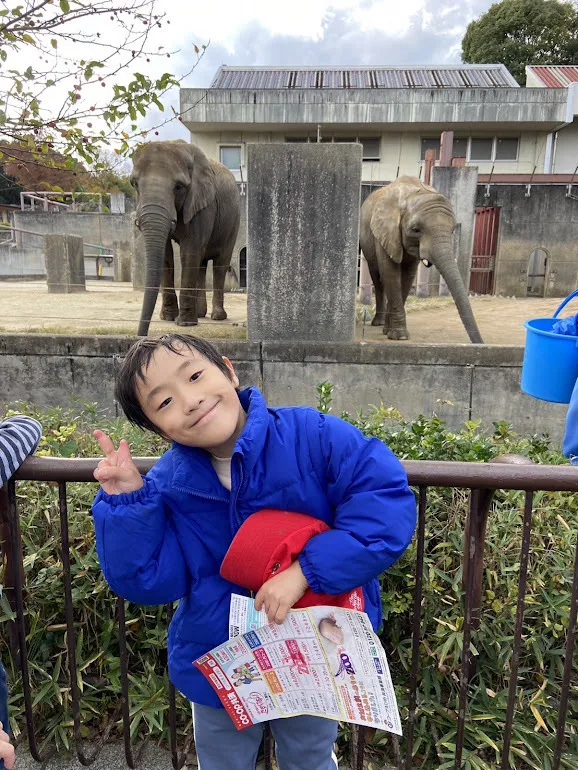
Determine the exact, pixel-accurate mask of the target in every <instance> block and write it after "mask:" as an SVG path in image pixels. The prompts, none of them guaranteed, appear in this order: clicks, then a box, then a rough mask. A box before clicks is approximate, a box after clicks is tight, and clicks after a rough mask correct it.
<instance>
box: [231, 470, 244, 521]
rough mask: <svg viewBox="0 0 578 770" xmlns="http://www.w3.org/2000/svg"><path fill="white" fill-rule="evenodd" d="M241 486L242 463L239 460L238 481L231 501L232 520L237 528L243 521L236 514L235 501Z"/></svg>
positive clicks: (237, 498)
mask: <svg viewBox="0 0 578 770" xmlns="http://www.w3.org/2000/svg"><path fill="white" fill-rule="evenodd" d="M242 486H243V465H242V463H241V461H239V483H238V484H237V491H236V492H235V499H234V501H233V520H234V522H235V525H236V528H237V529H240V528H241V524H242V523H243V522H242V521H241V519H240V518H239V516H238V514H237V501H238V500H239V492H240V491H241V487H242Z"/></svg>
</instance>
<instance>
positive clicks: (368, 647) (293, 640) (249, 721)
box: [194, 595, 401, 735]
mask: <svg viewBox="0 0 578 770" xmlns="http://www.w3.org/2000/svg"><path fill="white" fill-rule="evenodd" d="M229 626H230V635H231V638H230V639H229V641H228V642H225V643H224V644H221V645H219V647H216V648H215V649H214V650H211V651H210V652H209V653H207V654H206V655H203V656H202V657H201V658H199V659H198V660H196V661H194V665H195V666H196V667H197V668H198V669H199V670H200V671H201V672H202V673H203V674H204V675H205V676H206V677H207V679H208V680H209V682H210V683H211V685H212V687H213V689H214V690H215V692H216V693H217V695H218V696H219V699H220V700H221V702H222V704H223V706H224V707H225V708H226V709H227V711H228V712H229V714H230V715H231V718H232V719H233V722H234V723H235V726H236V727H237V729H238V730H242V729H244V728H245V727H250V726H251V725H253V724H256V723H258V722H265V721H268V720H270V719H281V718H284V717H293V716H302V715H305V714H307V715H311V716H322V717H327V718H329V719H336V720H338V721H340V722H351V723H353V724H358V725H367V726H369V727H377V728H380V729H381V730H387V731H389V732H392V733H395V734H396V735H401V721H400V718H399V711H398V708H397V701H396V698H395V691H394V688H393V683H392V681H391V676H390V672H389V666H388V663H387V657H386V654H385V651H384V649H383V647H382V645H381V642H380V641H379V639H378V637H377V636H376V635H375V633H374V632H373V628H372V627H371V622H370V620H369V618H368V617H367V615H366V614H365V613H364V612H357V611H356V610H347V609H343V608H341V607H325V606H322V607H309V608H307V609H303V610H291V612H290V613H289V614H288V616H287V618H286V620H285V622H284V623H282V624H281V625H276V624H275V623H271V624H268V623H267V618H266V616H265V615H264V613H257V612H256V611H255V607H254V601H253V599H250V598H249V597H246V596H238V595H234V596H233V598H232V601H231V611H230V618H229Z"/></svg>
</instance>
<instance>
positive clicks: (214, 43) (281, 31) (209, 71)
mask: <svg viewBox="0 0 578 770" xmlns="http://www.w3.org/2000/svg"><path fill="white" fill-rule="evenodd" d="M146 1H147V2H148V1H149V0H146ZM150 1H151V2H155V3H156V11H157V12H159V13H164V14H165V19H164V20H163V22H162V25H161V28H160V29H159V28H157V27H153V28H151V27H149V30H150V37H149V40H148V42H147V46H146V50H147V53H146V54H144V56H142V57H141V58H139V59H138V60H137V61H136V62H135V63H131V65H130V67H129V68H128V69H125V70H122V71H121V72H120V74H119V75H117V76H114V77H110V76H108V77H106V75H107V74H108V73H107V72H106V71H103V70H99V72H101V73H102V74H103V75H105V77H104V81H105V82H95V83H93V84H86V83H84V81H83V85H82V97H81V101H80V102H79V103H77V104H76V105H75V109H79V110H80V111H81V112H82V111H86V110H88V107H89V106H90V105H91V104H94V103H96V104H98V105H103V104H104V105H106V104H108V101H107V99H110V97H111V96H112V89H113V87H114V85H115V83H121V84H122V83H123V82H124V83H126V82H128V81H129V79H130V78H131V77H132V72H133V69H134V70H137V71H142V72H144V73H145V74H146V75H148V76H149V77H151V78H155V77H159V76H160V75H161V74H162V73H163V72H165V71H167V70H168V71H170V72H172V74H174V75H176V76H177V77H179V76H181V75H184V74H185V73H188V72H190V70H191V67H192V66H193V64H194V63H195V61H196V59H197V55H196V53H195V45H196V46H198V47H199V48H200V49H202V47H203V46H207V47H206V50H205V52H204V55H202V57H201V59H200V60H199V61H198V63H197V66H196V67H195V68H194V70H193V71H192V72H191V73H190V74H189V75H188V76H187V77H186V78H185V79H184V80H183V81H182V86H183V87H189V88H207V87H209V86H210V84H211V81H212V80H213V77H214V76H215V73H216V72H217V70H218V68H219V67H220V66H221V65H223V64H227V65H236V66H247V65H253V66H256V65H265V66H274V65H284V66H288V65H291V66H300V65H301V66H302V65H310V66H311V65H320V66H323V65H342V66H343V65H350V66H351V65H388V64H394V65H404V64H405V65H409V64H413V65H416V64H417V65H419V64H424V65H427V64H430V65H432V64H433V65H436V64H437V65H443V64H459V62H460V50H461V39H462V37H463V35H464V32H465V30H466V27H467V25H468V23H469V22H470V21H471V20H472V19H475V18H478V17H479V16H480V15H481V14H483V13H484V12H485V11H487V9H488V8H489V7H490V5H491V0H289V2H281V0H212V1H211V0H150ZM131 2H139V0H121V2H120V3H117V5H120V6H122V5H125V4H126V5H130V3H131ZM167 21H169V22H170V24H167V23H166V22H167ZM137 24H138V23H137ZM139 29H140V30H141V32H142V28H141V27H139ZM75 32H78V31H77V30H75ZM97 33H98V34H100V35H101V38H100V42H97V43H96V47H94V46H91V44H90V42H89V41H88V39H87V37H86V36H87V35H89V36H90V35H94V34H97ZM83 34H84V39H83V40H82V42H80V41H76V42H75V43H71V42H68V41H66V40H61V41H60V42H59V44H58V47H57V50H54V51H53V50H51V48H50V45H48V50H49V53H48V54H47V58H45V60H44V62H45V63H44V64H42V61H43V60H42V58H39V60H38V68H39V69H41V68H42V67H44V70H45V71H47V72H49V73H51V75H50V76H51V77H54V74H53V73H56V72H58V71H66V70H67V69H69V68H70V65H69V64H67V58H68V57H69V58H70V59H72V60H78V59H79V58H82V59H86V60H90V59H93V58H95V59H101V58H102V57H103V56H104V55H105V52H104V51H103V48H102V47H99V46H100V45H101V43H102V41H106V42H107V43H108V44H110V45H112V47H113V49H114V48H115V47H116V46H117V45H118V42H117V40H116V38H117V37H118V36H119V28H118V25H117V24H113V25H111V24H110V21H109V19H108V16H107V15H105V16H100V17H97V18H94V19H92V20H91V24H90V27H89V28H88V29H86V31H81V32H80V33H79V34H77V35H76V37H79V38H82V36H83ZM72 37H74V35H72ZM119 39H120V38H119ZM45 42H46V43H47V44H48V43H49V41H48V40H47V41H45ZM133 46H134V43H131V45H130V46H129V47H128V48H129V50H128V51H127V52H126V55H127V56H128V57H129V58H130V48H132V47H133ZM134 47H136V48H138V46H134ZM169 52H170V58H167V54H168V53H169ZM31 53H34V55H38V52H37V51H35V50H34V49H31V48H29V47H24V48H22V50H21V51H19V52H13V51H10V52H9V60H8V63H7V66H6V68H5V70H6V71H5V73H4V75H2V71H1V70H0V92H2V89H3V88H11V87H12V81H11V76H10V73H9V71H8V65H10V67H15V68H17V69H20V70H21V71H24V69H26V67H27V66H28V65H29V64H30V56H31ZM155 54H156V55H155ZM149 55H150V58H149ZM125 58H126V57H125ZM47 68H48V69H47ZM73 70H74V71H76V70H75V68H74V67H73ZM34 82H36V80H35V81H34ZM38 82H39V83H42V82H44V80H42V79H38ZM74 82H75V81H74V80H73V81H72V82H71V81H70V80H65V81H64V82H63V83H62V84H61V85H59V86H56V87H54V88H52V89H49V90H48V91H47V92H46V93H45V94H44V95H43V96H42V108H43V116H44V117H45V119H46V118H47V117H48V118H52V116H53V115H54V114H57V113H58V111H59V108H60V105H62V104H63V102H64V101H65V100H66V99H67V98H68V97H67V92H68V90H69V89H71V88H72V85H73V83H74ZM101 86H102V87H103V88H105V89H108V90H103V89H102V88H101ZM39 87H40V86H39ZM0 95H1V94H0ZM162 101H163V103H164V105H165V111H164V112H163V113H161V112H160V111H158V110H157V109H156V108H155V109H154V110H151V111H150V112H149V113H148V115H147V116H146V118H143V119H139V120H138V121H137V125H138V131H141V130H143V129H145V130H147V131H148V134H147V136H146V140H154V139H176V138H181V139H185V140H186V141H188V140H189V133H188V131H187V130H186V128H185V127H184V126H183V125H182V124H181V123H179V121H178V120H177V119H176V118H173V119H169V120H167V119H168V118H171V116H172V114H173V113H172V110H171V107H172V108H174V110H178V109H179V89H178V88H176V87H175V88H173V89H172V90H171V91H169V92H168V93H167V94H166V95H165V96H164V97H163V98H162ZM15 114H18V113H17V112H16V113H15ZM87 114H89V113H87ZM91 121H93V122H94V125H93V122H91ZM163 124H164V125H163ZM82 126H83V127H85V128H86V131H87V133H88V134H91V133H92V134H94V133H96V132H98V131H99V130H100V129H101V128H103V127H104V126H103V125H102V124H100V122H99V121H98V120H94V119H93V118H92V117H90V116H89V118H88V119H85V120H84V121H83V123H82ZM125 130H127V131H129V132H130V133H132V130H131V129H130V128H129V126H128V125H127V127H126V129H125Z"/></svg>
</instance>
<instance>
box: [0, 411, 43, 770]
mask: <svg viewBox="0 0 578 770" xmlns="http://www.w3.org/2000/svg"><path fill="white" fill-rule="evenodd" d="M41 436H42V426H41V425H40V423H39V422H37V421H36V420H34V419H33V418H32V417H25V416H24V415H15V416H14V417H8V418H7V419H6V420H2V422H0V487H2V486H3V485H4V483H5V482H6V481H8V479H9V478H11V476H13V475H14V473H15V472H16V471H17V470H18V468H19V467H20V466H21V465H22V463H23V462H24V460H25V459H26V458H27V457H28V455H31V454H33V452H34V451H35V449H36V447H37V446H38V442H39V441H40V437H41ZM13 767H14V747H13V746H12V745H11V743H10V736H9V735H8V689H7V687H6V672H5V670H4V666H3V665H2V662H1V661H0V770H2V769H3V768H6V770H11V768H13Z"/></svg>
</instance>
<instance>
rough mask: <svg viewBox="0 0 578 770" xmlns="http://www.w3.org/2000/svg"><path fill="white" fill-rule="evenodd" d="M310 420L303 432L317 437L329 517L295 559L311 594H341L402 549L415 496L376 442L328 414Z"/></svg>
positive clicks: (366, 579)
mask: <svg viewBox="0 0 578 770" xmlns="http://www.w3.org/2000/svg"><path fill="white" fill-rule="evenodd" d="M312 422H313V424H312V425H311V426H310V429H309V431H308V435H310V436H312V437H313V436H315V435H317V436H318V446H319V450H318V451H319V456H318V458H317V462H319V460H321V465H322V467H324V468H325V481H326V484H327V496H328V499H329V502H330V503H331V505H333V506H334V508H335V520H334V523H333V527H332V529H331V530H329V531H328V532H323V533H321V534H319V535H316V536H315V537H313V538H312V539H311V540H310V541H309V542H308V543H307V545H306V546H305V548H304V549H303V551H302V552H301V554H300V556H299V563H300V565H301V569H302V571H303V574H304V576H305V578H306V580H307V583H308V584H309V587H310V588H311V589H312V590H313V591H314V592H316V593H328V594H341V593H344V592H346V591H351V590H353V589H354V588H358V587H359V586H362V585H365V584H366V583H368V582H369V581H370V580H372V579H373V578H375V577H377V576H378V575H380V574H381V573H382V572H384V571H385V570H386V569H388V568H389V567H391V565H392V564H394V562H396V561H397V560H398V559H399V558H400V556H402V554H403V553H404V552H405V550H406V548H407V547H408V545H409V543H410V542H411V539H412V537H413V533H414V530H415V525H416V501H415V495H414V493H413V492H412V491H411V489H410V488H409V486H408V482H407V475H406V473H405V470H404V469H403V466H402V464H401V463H400V461H399V460H398V459H397V457H395V455H394V454H393V452H392V451H391V450H390V449H389V448H388V447H387V446H386V445H385V444H383V443H382V442H381V441H379V440H378V439H375V438H372V439H369V438H366V437H365V436H364V435H363V434H362V433H361V431H359V430H358V429H357V428H355V427H354V426H352V425H350V424H348V423H346V422H345V421H343V420H340V419H338V418H337V417H333V416H331V415H323V414H321V413H320V414H319V416H318V417H317V416H316V415H315V416H314V417H312ZM313 441H314V440H313V439H312V440H311V444H312V445H313V446H315V444H314V443H313ZM315 443H317V442H315ZM313 451H315V450H313ZM314 462H315V458H314Z"/></svg>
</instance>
